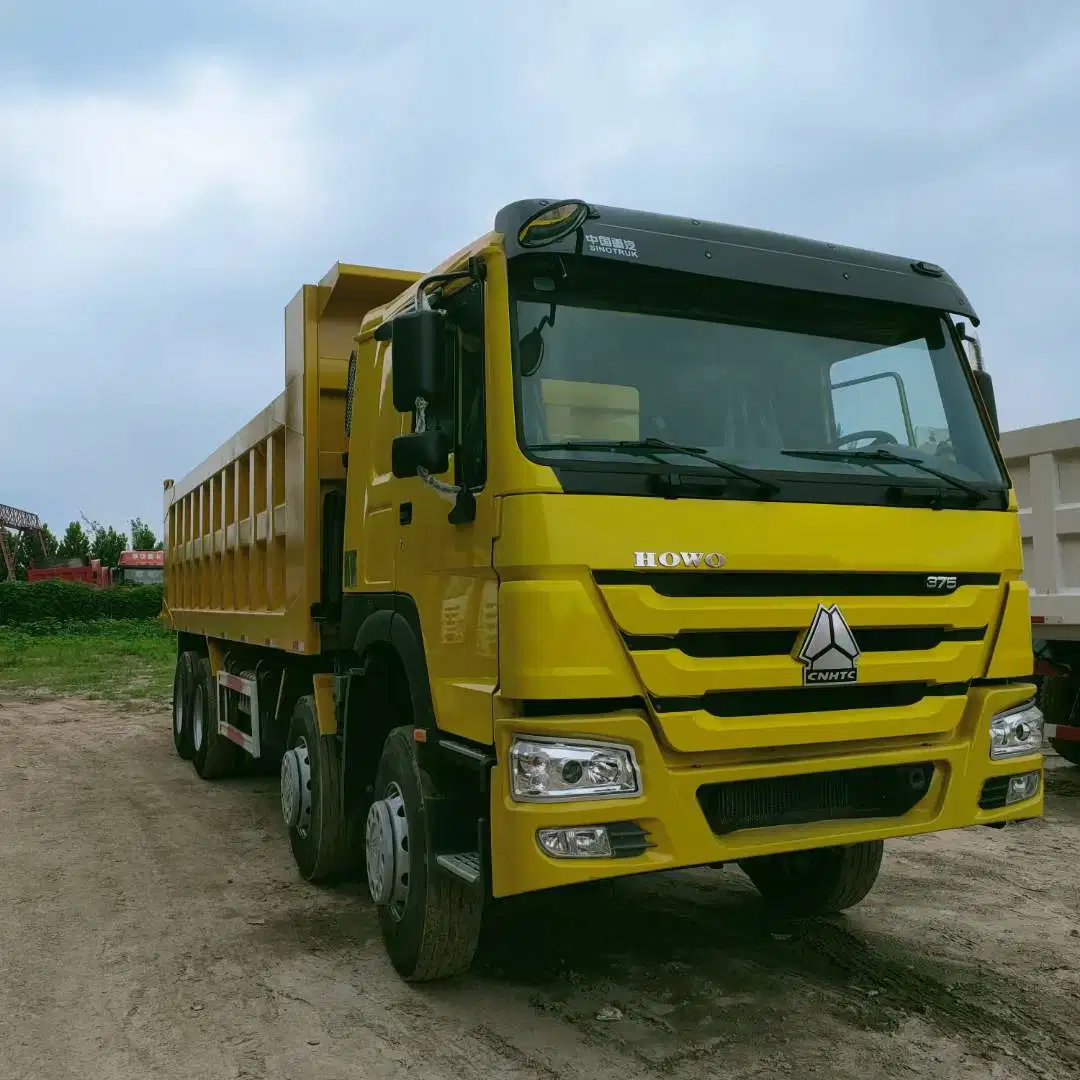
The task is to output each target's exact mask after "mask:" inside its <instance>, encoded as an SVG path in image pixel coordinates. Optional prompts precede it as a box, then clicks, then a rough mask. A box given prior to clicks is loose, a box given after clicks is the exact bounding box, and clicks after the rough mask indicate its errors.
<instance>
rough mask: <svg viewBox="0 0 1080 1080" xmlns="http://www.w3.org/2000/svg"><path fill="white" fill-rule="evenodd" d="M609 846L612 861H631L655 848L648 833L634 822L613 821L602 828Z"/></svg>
mask: <svg viewBox="0 0 1080 1080" xmlns="http://www.w3.org/2000/svg"><path fill="white" fill-rule="evenodd" d="M604 828H605V829H607V834H608V841H609V842H610V844H611V857H612V858H613V859H632V858H634V857H635V856H637V855H644V854H645V852H646V851H648V850H649V848H651V847H656V845H655V844H654V843H652V842H651V841H650V840H649V832H648V830H646V829H643V828H642V827H641V826H640V825H639V824H638V823H637V822H636V821H613V822H610V823H609V824H607V825H605V826H604Z"/></svg>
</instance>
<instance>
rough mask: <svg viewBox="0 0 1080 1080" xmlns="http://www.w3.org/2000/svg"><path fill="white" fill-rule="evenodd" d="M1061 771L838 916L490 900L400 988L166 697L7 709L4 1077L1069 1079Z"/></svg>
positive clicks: (650, 889) (1072, 844) (1072, 997)
mask: <svg viewBox="0 0 1080 1080" xmlns="http://www.w3.org/2000/svg"><path fill="white" fill-rule="evenodd" d="M1078 1017H1080V769H1070V768H1068V767H1065V766H1063V765H1062V763H1061V762H1060V761H1059V760H1058V759H1056V758H1052V759H1051V760H1050V761H1049V772H1048V798H1047V816H1046V818H1045V819H1044V820H1042V821H1038V822H1030V823H1026V824H1023V825H1019V826H1013V827H1010V828H1008V829H1005V830H1001V831H997V830H991V829H969V830H964V831H961V832H956V833H951V834H944V835H937V836H929V837H924V838H919V839H915V840H909V841H898V842H894V843H892V844H890V845H888V846H887V849H886V866H885V869H884V872H883V875H882V878H881V879H880V881H879V883H878V886H877V888H876V889H875V891H874V892H873V893H872V894H871V896H870V898H869V899H868V900H866V901H865V902H864V903H863V904H862V905H861V906H860V907H858V908H857V909H855V910H854V911H853V912H851V913H850V914H848V915H847V916H844V917H840V918H836V919H834V920H829V921H810V922H805V923H797V924H791V925H777V924H772V925H770V924H769V923H768V922H767V920H766V918H765V916H764V915H763V913H762V909H761V906H760V904H759V902H758V900H757V897H756V894H755V893H754V892H753V890H752V889H751V887H750V886H749V883H748V882H747V881H746V880H745V879H744V878H743V877H742V875H741V874H740V873H739V872H738V871H736V870H734V869H725V870H722V871H712V870H710V871H694V872H691V873H682V874H677V875H669V876H658V877H655V878H650V879H641V880H636V881H630V882H623V883H620V884H616V885H614V886H604V887H600V888H591V889H585V890H581V891H579V892H575V893H574V894H571V895H567V894H564V895H552V896H547V897H542V898H530V899H527V900H522V901H518V902H513V903H507V904H505V905H503V906H502V907H501V908H497V909H496V910H495V912H494V913H493V916H492V918H491V920H490V922H489V925H488V932H487V938H486V940H485V942H484V944H483V946H482V949H481V954H480V957H479V959H478V961H477V964H476V969H475V972H474V973H473V974H472V975H470V976H469V977H467V978H465V979H463V980H460V981H458V982H456V983H454V984H446V985H439V986H434V987H430V986H429V987H421V988H413V987H409V986H406V985H404V984H403V983H401V982H400V981H399V980H398V978H397V977H396V976H395V974H394V973H393V971H392V969H391V968H390V966H389V964H388V963H387V961H386V959H385V958H384V955H383V950H382V946H381V943H380V940H379V936H378V928H377V925H376V920H375V918H374V915H373V911H372V909H371V907H370V905H369V903H368V902H367V900H366V898H365V896H364V895H363V893H362V891H361V889H360V887H352V888H349V889H345V890H339V891H327V890H322V889H318V888H314V887H312V886H309V885H307V884H305V883H303V882H302V881H301V880H300V879H299V878H298V876H297V874H296V872H295V870H294V867H293V865H292V861H291V856H290V854H289V848H288V844H287V842H286V840H285V837H284V830H283V826H282V825H281V823H280V819H279V813H278V804H277V792H276V782H275V780H274V779H273V778H251V779H243V780H235V781H228V782H223V783H217V784H205V783H203V782H201V781H200V780H198V778H197V777H196V776H195V773H194V771H193V770H192V768H191V766H190V765H187V764H185V763H183V762H181V761H180V760H179V759H178V758H176V757H175V756H174V755H173V750H172V744H171V740H170V735H169V718H168V715H167V714H166V713H164V712H155V713H145V712H123V711H118V710H116V709H115V708H113V707H106V706H103V705H100V704H93V703H88V702H85V701H80V700H78V699H74V698H63V699H54V700H41V701H37V702H33V703H28V702H25V701H21V702H20V701H17V700H11V699H10V698H8V699H0V1078H2V1080H67V1078H71V1080H86V1078H87V1077H90V1078H93V1080H121V1078H123V1080H127V1078H130V1080H148V1078H158V1077H161V1078H165V1080H169V1078H174V1077H175V1078H177V1080H179V1078H184V1080H202V1078H206V1080H209V1078H213V1080H218V1078H234V1077H251V1078H268V1080H269V1078H274V1080H285V1078H290V1080H309V1078H310V1080H316V1078H318V1080H345V1078H364V1080H378V1078H382V1077H406V1076H408V1077H416V1078H422V1080H474V1078H476V1080H479V1078H483V1080H519V1078H520V1080H533V1078H537V1080H560V1078H567V1080H569V1078H578V1077H580V1078H582V1080H614V1078H619V1080H629V1078H633V1077H652V1076H670V1077H680V1078H694V1080H696V1078H705V1077H709V1078H710V1080H717V1078H719V1080H722V1078H726V1077H739V1078H740V1080H751V1078H755V1077H770V1078H771V1077H778V1076H779V1077H783V1076H788V1075H790V1076H792V1077H798V1078H803V1077H829V1078H838V1080H846V1078H851V1080H867V1078H877V1077H908V1076H912V1075H917V1076H924V1075H925V1076H930V1075H933V1076H935V1077H938V1078H947V1080H959V1078H971V1080H975V1078H978V1080H987V1078H989V1080H1011V1078H1025V1080H1026V1078H1028V1077H1031V1076H1035V1077H1044V1078H1050V1077H1052V1078H1055V1080H1056V1078H1058V1077H1060V1078H1065V1077H1075V1076H1076V1075H1078V1073H1080V1024H1078V1023H1077V1020H1078Z"/></svg>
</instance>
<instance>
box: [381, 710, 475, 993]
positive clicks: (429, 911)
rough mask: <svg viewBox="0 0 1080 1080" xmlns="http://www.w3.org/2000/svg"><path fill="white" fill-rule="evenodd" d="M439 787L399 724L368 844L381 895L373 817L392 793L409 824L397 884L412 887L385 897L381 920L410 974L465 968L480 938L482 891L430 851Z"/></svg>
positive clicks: (441, 974)
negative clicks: (447, 868) (433, 807)
mask: <svg viewBox="0 0 1080 1080" xmlns="http://www.w3.org/2000/svg"><path fill="white" fill-rule="evenodd" d="M433 795H434V792H433V790H432V785H431V781H430V779H429V778H428V777H427V775H426V774H425V773H424V772H422V771H421V769H420V766H419V764H418V762H417V760H416V753H415V750H414V743H413V739H412V729H411V728H408V727H399V728H395V729H394V730H393V731H391V732H390V734H389V736H387V739H386V742H385V743H384V744H383V750H382V756H381V758H380V760H379V768H378V772H377V774H376V779H375V796H376V801H375V802H374V803H373V804H372V807H371V810H370V811H369V813H368V827H366V828H365V848H366V854H367V856H368V878H369V888H371V889H372V896H373V897H374V896H375V889H374V888H372V886H371V880H372V876H373V874H376V873H377V870H376V869H373V867H372V855H373V850H374V846H373V845H374V843H375V841H374V840H373V838H372V835H371V833H372V822H373V819H374V817H375V816H376V815H378V813H379V812H380V811H379V808H380V807H385V806H387V803H388V800H389V799H391V797H392V800H393V807H394V812H395V813H396V816H397V818H398V819H399V822H403V823H404V824H405V826H406V828H407V830H408V831H407V834H405V838H406V840H407V843H406V850H407V852H408V873H407V874H406V875H400V874H398V873H397V870H398V869H399V868H398V866H397V865H395V866H394V867H393V873H392V874H391V875H390V876H392V877H393V879H394V881H395V888H396V887H397V885H398V884H400V883H401V882H403V881H404V882H406V884H405V893H404V897H403V898H402V897H401V895H400V894H397V893H395V895H394V896H391V897H390V902H386V901H385V900H384V902H383V903H381V904H379V907H378V910H379V925H380V927H381V929H382V935H383V942H384V943H385V946H386V951H387V953H388V954H389V956H390V962H391V963H392V964H393V965H394V968H395V970H396V971H397V973H398V974H399V975H400V976H401V977H402V978H403V979H405V980H406V981H407V982H433V981H435V980H437V979H447V978H451V977H452V976H454V975H462V974H464V973H465V972H466V971H468V970H469V968H470V967H471V966H472V962H473V957H474V956H475V954H476V946H477V942H478V941H479V938H480V924H481V920H482V915H483V907H484V900H483V895H482V893H481V892H480V891H479V890H476V889H474V888H472V887H470V886H469V885H467V884H466V883H465V882H464V881H459V880H458V879H457V878H454V877H452V876H450V875H449V874H447V873H445V872H443V871H441V870H438V869H437V868H436V866H435V860H434V858H433V856H432V854H431V847H430V835H431V832H430V821H429V817H428V815H429V813H430V805H431V804H430V800H431V798H432V797H433ZM387 820H388V819H387ZM399 827H400V826H399Z"/></svg>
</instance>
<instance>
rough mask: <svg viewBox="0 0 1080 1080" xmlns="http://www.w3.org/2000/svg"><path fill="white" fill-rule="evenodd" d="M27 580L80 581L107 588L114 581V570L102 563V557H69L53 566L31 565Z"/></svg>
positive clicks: (93, 586)
mask: <svg viewBox="0 0 1080 1080" xmlns="http://www.w3.org/2000/svg"><path fill="white" fill-rule="evenodd" d="M26 579H27V581H78V582H81V583H82V584H83V585H89V586H91V588H95V589H107V588H108V587H109V586H110V585H111V584H112V583H113V582H112V571H111V570H110V569H109V568H108V567H107V566H102V565H101V560H100V559H90V560H89V561H87V562H84V561H83V560H82V559H68V560H67V561H66V562H61V563H57V564H55V565H53V566H43V567H33V566H32V567H30V569H29V570H27V572H26Z"/></svg>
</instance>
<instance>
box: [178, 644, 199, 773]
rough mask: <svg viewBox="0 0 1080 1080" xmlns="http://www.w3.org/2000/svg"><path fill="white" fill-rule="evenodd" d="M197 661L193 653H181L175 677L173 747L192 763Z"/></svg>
mask: <svg viewBox="0 0 1080 1080" xmlns="http://www.w3.org/2000/svg"><path fill="white" fill-rule="evenodd" d="M197 660H198V657H197V656H196V655H195V653H193V652H182V653H180V655H179V656H178V657H177V658H176V672H175V674H174V675H173V703H172V737H173V747H174V749H175V750H176V752H177V754H179V755H180V757H182V758H183V759H184V760H185V761H190V760H191V755H192V754H193V753H194V747H193V746H192V742H191V699H192V697H193V696H194V690H195V664H196V661H197Z"/></svg>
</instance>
